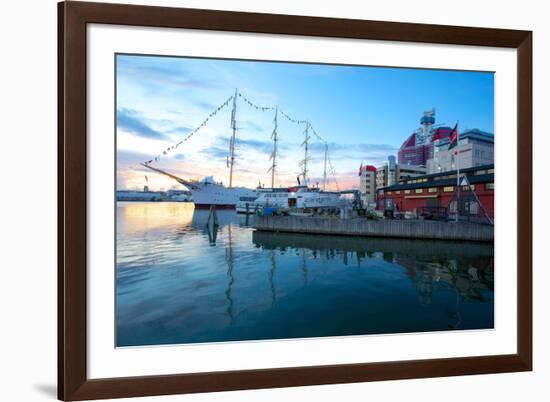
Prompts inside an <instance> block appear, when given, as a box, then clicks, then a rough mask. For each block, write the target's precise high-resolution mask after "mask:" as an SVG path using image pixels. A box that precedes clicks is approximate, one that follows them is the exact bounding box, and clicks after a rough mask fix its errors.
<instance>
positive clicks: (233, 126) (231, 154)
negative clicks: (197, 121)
mask: <svg viewBox="0 0 550 402" xmlns="http://www.w3.org/2000/svg"><path fill="white" fill-rule="evenodd" d="M236 118H237V89H235V95H233V110H231V129H232V130H233V134H232V135H231V139H230V140H229V188H232V187H233V165H234V163H235V134H236V133H237V121H236Z"/></svg>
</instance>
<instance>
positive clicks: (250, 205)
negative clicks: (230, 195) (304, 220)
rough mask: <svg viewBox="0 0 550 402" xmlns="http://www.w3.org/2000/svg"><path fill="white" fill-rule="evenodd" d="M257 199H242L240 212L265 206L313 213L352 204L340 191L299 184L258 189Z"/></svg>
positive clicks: (291, 211) (290, 212)
mask: <svg viewBox="0 0 550 402" xmlns="http://www.w3.org/2000/svg"><path fill="white" fill-rule="evenodd" d="M257 191H258V196H257V198H256V199H255V200H241V201H240V202H239V203H238V204H237V212H238V213H249V214H254V213H257V212H262V211H263V209H264V208H269V209H275V210H279V211H284V212H288V213H289V214H290V215H304V214H305V215H311V210H313V209H316V210H319V209H339V208H343V207H347V206H350V200H348V199H346V198H344V197H342V194H341V193H339V192H329V191H322V190H321V189H319V188H317V187H308V186H305V185H299V186H294V187H288V188H274V189H264V188H259V189H257Z"/></svg>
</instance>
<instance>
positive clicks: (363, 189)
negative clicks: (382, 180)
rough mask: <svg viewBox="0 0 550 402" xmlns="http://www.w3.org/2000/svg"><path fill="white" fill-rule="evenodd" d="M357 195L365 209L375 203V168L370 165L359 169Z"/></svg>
mask: <svg viewBox="0 0 550 402" xmlns="http://www.w3.org/2000/svg"><path fill="white" fill-rule="evenodd" d="M359 193H360V195H361V201H362V202H363V205H364V206H365V207H366V206H368V204H374V203H375V202H376V168H375V167H374V166H372V165H366V166H361V167H360V168H359Z"/></svg>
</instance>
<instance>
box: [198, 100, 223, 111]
mask: <svg viewBox="0 0 550 402" xmlns="http://www.w3.org/2000/svg"><path fill="white" fill-rule="evenodd" d="M192 103H193V105H195V106H196V107H198V108H201V109H206V110H214V109H216V107H217V105H214V104H212V103H209V102H204V101H200V100H194V101H192Z"/></svg>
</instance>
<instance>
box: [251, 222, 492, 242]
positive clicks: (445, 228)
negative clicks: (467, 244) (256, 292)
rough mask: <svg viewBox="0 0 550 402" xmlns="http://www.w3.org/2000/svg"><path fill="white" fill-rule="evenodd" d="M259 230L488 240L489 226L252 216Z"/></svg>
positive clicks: (254, 224) (490, 238)
mask: <svg viewBox="0 0 550 402" xmlns="http://www.w3.org/2000/svg"><path fill="white" fill-rule="evenodd" d="M253 227H254V228H255V229H256V230H259V231H267V232H288V233H309V234H324V235H341V236H342V235H343V236H363V237H391V238H413V239H436V240H457V241H478V242H492V241H493V239H494V227H493V226H492V225H486V224H480V223H471V222H444V221H431V220H370V219H365V218H351V219H339V218H329V217H310V216H308V217H301V216H256V217H255V220H254V223H253Z"/></svg>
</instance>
